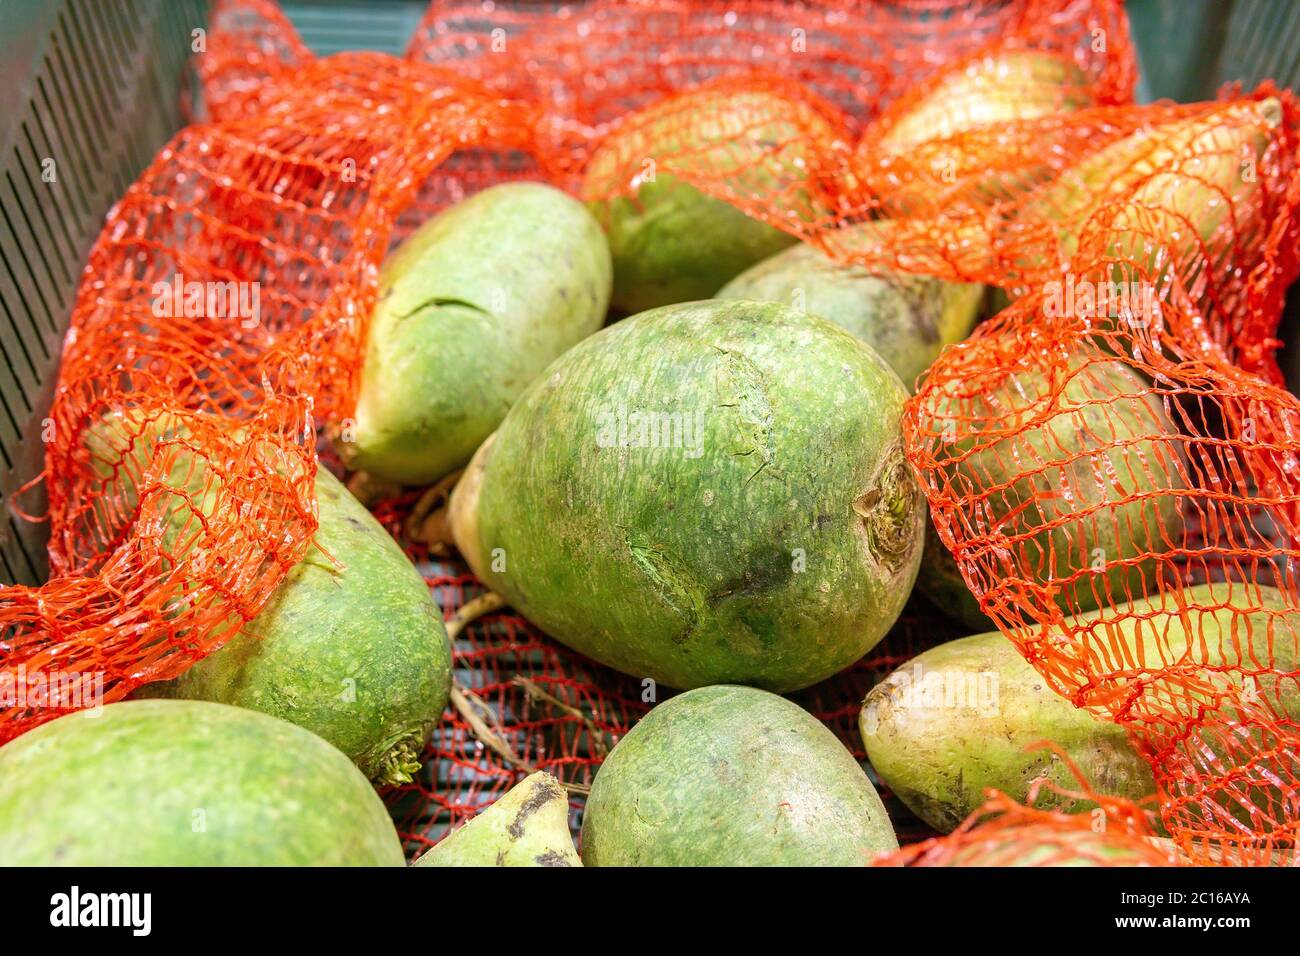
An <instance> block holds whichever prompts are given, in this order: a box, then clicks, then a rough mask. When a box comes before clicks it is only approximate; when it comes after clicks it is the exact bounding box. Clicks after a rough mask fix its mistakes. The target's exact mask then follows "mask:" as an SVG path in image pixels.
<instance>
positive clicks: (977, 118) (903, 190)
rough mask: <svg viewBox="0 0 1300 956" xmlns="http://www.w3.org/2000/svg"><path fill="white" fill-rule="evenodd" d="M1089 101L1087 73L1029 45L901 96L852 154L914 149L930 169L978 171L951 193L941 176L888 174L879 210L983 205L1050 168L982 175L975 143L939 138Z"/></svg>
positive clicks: (902, 212)
mask: <svg viewBox="0 0 1300 956" xmlns="http://www.w3.org/2000/svg"><path fill="white" fill-rule="evenodd" d="M1092 105H1095V103H1094V100H1093V97H1092V94H1091V92H1090V90H1089V88H1088V77H1087V75H1086V74H1085V73H1084V72H1083V71H1082V70H1080V69H1079V68H1078V67H1077V66H1076V65H1075V64H1073V63H1072V62H1070V61H1069V60H1068V59H1067V58H1066V57H1064V56H1061V55H1060V54H1056V53H1048V52H1044V51H1037V50H1010V51H1004V52H1002V53H999V54H997V55H993V56H985V57H981V58H979V59H976V60H972V61H970V62H968V63H966V64H965V65H964V67H962V68H961V69H959V70H953V71H950V72H948V73H947V74H946V75H945V76H944V78H943V79H942V80H941V81H939V82H938V83H937V84H935V85H933V86H931V87H930V88H928V89H925V90H924V91H923V92H918V94H914V95H912V96H908V97H904V98H903V99H901V100H900V101H899V102H898V103H897V104H896V105H895V107H894V109H893V110H891V112H890V114H889V117H888V118H887V119H886V120H885V121H884V122H883V123H881V124H880V126H879V127H877V126H873V127H871V128H869V129H868V130H867V132H866V133H865V134H864V136H863V139H862V141H861V142H860V144H859V152H860V153H861V154H863V155H865V156H867V157H869V158H874V157H879V158H883V159H886V160H887V159H888V158H889V157H891V156H909V154H915V153H917V152H918V150H919V151H920V156H922V157H928V158H929V159H930V160H931V163H930V164H931V165H932V166H933V169H934V172H935V173H938V172H939V171H941V170H943V169H949V170H950V171H953V172H955V171H956V169H958V168H963V167H967V166H970V167H971V169H969V170H968V171H974V172H978V173H979V174H978V175H975V176H971V177H968V176H962V177H961V180H962V181H964V182H965V183H966V185H964V186H963V187H961V190H960V192H959V193H957V194H953V191H952V189H950V188H948V187H946V185H945V183H944V182H943V181H942V180H938V179H933V180H931V181H924V180H917V181H912V182H908V183H899V182H897V178H898V177H897V174H895V176H894V180H895V181H894V183H893V184H892V187H891V188H890V189H889V190H888V194H887V195H886V196H884V197H882V199H883V202H884V205H883V208H882V211H883V212H884V213H885V214H886V215H889V216H894V217H901V216H918V215H920V216H923V217H926V218H929V217H930V216H932V215H933V214H936V213H939V212H942V211H943V209H944V208H945V207H947V206H949V205H951V204H953V203H955V202H961V201H973V202H975V203H976V204H977V205H978V206H979V207H980V208H983V207H986V206H987V205H988V204H989V202H990V201H993V200H999V199H1002V200H1005V199H1007V198H1011V197H1015V196H1019V195H1022V194H1024V193H1027V192H1028V191H1029V190H1030V189H1032V188H1033V187H1034V186H1035V185H1036V184H1037V183H1039V182H1042V181H1044V180H1046V179H1048V178H1049V177H1050V176H1051V173H1052V168H1051V166H1049V165H1048V164H1047V163H1045V162H1044V163H1035V164H1032V165H1022V166H1020V167H1019V168H1018V169H1017V170H1016V171H1015V172H1014V173H1009V172H1008V171H1006V170H1003V169H995V170H991V171H987V172H984V171H983V170H984V166H985V165H986V163H984V162H982V161H981V156H980V149H979V147H978V146H974V145H972V144H968V143H966V142H965V141H963V140H961V139H957V140H955V141H953V142H947V143H944V142H943V141H945V140H949V139H950V138H952V137H958V136H960V134H962V133H965V132H968V131H971V130H990V129H996V128H998V127H999V126H1003V125H1005V124H1008V123H1015V122H1019V121H1024V120H1033V119H1038V118H1040V117H1047V116H1056V115H1061V114H1064V113H1069V112H1072V111H1074V110H1078V109H1082V108H1084V107H1087V106H1092ZM882 127H883V128H882ZM975 164H978V165H977V166H976V165H975ZM924 165H925V162H924V159H923V161H922V166H923V167H924ZM888 168H889V167H886V169H888ZM954 181H956V180H954Z"/></svg>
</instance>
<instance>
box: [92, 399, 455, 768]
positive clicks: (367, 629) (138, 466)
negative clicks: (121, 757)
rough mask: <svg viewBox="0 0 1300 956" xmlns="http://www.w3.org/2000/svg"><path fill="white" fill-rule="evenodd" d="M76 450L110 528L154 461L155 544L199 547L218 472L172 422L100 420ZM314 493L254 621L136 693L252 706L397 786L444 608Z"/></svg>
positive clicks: (369, 535) (322, 487) (435, 697)
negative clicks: (310, 535) (312, 522)
mask: <svg viewBox="0 0 1300 956" xmlns="http://www.w3.org/2000/svg"><path fill="white" fill-rule="evenodd" d="M83 445H84V447H85V448H86V449H87V452H88V453H89V455H90V460H91V463H92V466H93V467H94V468H95V470H96V472H97V473H98V474H100V475H102V476H103V477H104V478H106V479H109V480H110V482H111V484H110V487H111V488H112V489H113V490H114V491H115V493H116V495H115V498H109V497H105V498H103V499H101V502H109V501H113V500H116V501H118V502H119V504H118V505H116V506H114V507H115V508H116V510H117V512H118V513H119V521H118V523H120V517H125V516H127V515H129V514H130V513H131V512H132V511H134V509H136V508H137V507H138V506H139V505H140V504H141V502H140V501H139V495H140V483H141V482H140V476H141V475H142V474H144V473H145V472H146V470H148V469H149V468H150V466H151V462H152V460H153V458H154V457H155V456H157V455H166V456H167V458H166V459H165V461H164V462H162V464H165V465H166V468H167V470H166V474H165V475H164V476H163V477H162V478H161V480H160V482H159V483H158V486H157V491H155V492H153V493H152V494H151V496H150V497H151V500H152V501H153V502H154V510H155V512H156V513H157V514H158V515H159V516H160V517H161V519H162V520H161V523H160V526H161V528H162V531H161V536H160V540H161V543H162V544H163V546H164V548H166V550H167V553H169V554H171V555H172V556H173V557H176V558H179V557H180V556H182V555H183V554H184V553H185V552H187V551H189V550H190V549H192V548H194V547H196V546H199V545H201V543H202V542H201V539H200V538H199V535H200V529H201V528H202V522H201V521H200V520H199V519H200V518H204V519H210V518H211V517H212V516H213V515H214V513H215V510H216V506H217V504H218V494H219V492H220V490H221V486H222V478H221V476H220V473H219V472H218V471H217V470H216V469H213V468H210V467H209V463H208V461H207V460H206V459H204V458H203V457H201V456H200V455H199V454H197V452H196V450H195V449H194V448H193V447H192V446H191V444H189V431H188V429H187V428H186V427H185V426H184V424H183V423H182V422H180V421H178V420H177V419H176V417H175V416H173V415H170V414H167V413H163V414H160V415H149V414H146V413H144V412H142V411H139V410H131V411H130V412H127V413H125V414H118V415H110V416H106V417H105V418H104V419H102V420H100V421H99V422H97V423H96V424H95V425H94V426H93V427H91V428H89V429H87V430H86V433H85V435H84V437H83ZM314 488H315V498H316V512H317V518H318V527H317V531H316V535H315V537H314V539H313V543H312V545H311V546H310V548H309V549H308V552H307V554H306V555H305V556H304V557H303V559H302V560H301V561H300V562H299V563H298V564H297V565H295V566H294V567H293V568H292V569H290V571H289V573H288V575H286V577H285V579H284V580H283V581H282V582H281V583H280V585H279V587H278V588H276V590H275V591H274V592H273V593H272V595H271V597H270V599H269V600H268V602H267V603H266V605H265V606H264V607H263V608H262V610H261V611H260V612H259V613H258V615H257V616H256V617H255V618H254V619H253V620H251V621H249V622H248V623H247V624H246V625H245V626H244V627H243V629H242V630H241V631H240V632H239V633H238V634H236V635H235V636H234V637H232V638H231V639H230V640H229V641H227V642H226V644H225V645H223V646H222V647H221V648H219V649H218V650H216V651H214V652H213V653H211V654H209V655H208V656H207V657H204V658H203V659H201V660H199V661H196V662H195V663H194V664H192V665H191V666H190V667H189V669H187V670H186V671H185V672H184V673H182V674H181V675H180V676H179V677H177V678H175V679H174V680H171V681H162V682H156V683H154V684H150V685H147V686H145V687H142V688H140V689H138V690H137V691H136V692H135V696H137V697H178V698H188V699H195V700H209V701H214V702H216V703H223V704H232V705H235V706H239V707H246V708H249V709H251V710H259V711H262V712H264V713H267V714H270V715H272V716H274V717H280V718H282V719H284V720H288V721H290V722H292V723H296V724H298V725H299V726H302V727H305V728H307V729H308V730H310V731H312V732H313V733H316V734H319V735H320V736H321V737H324V738H325V739H326V740H328V741H329V742H330V743H332V744H334V745H335V746H336V747H338V748H339V749H340V750H342V751H343V752H344V753H346V754H347V755H348V756H349V757H351V758H352V759H353V760H354V761H355V762H356V763H357V766H358V767H360V768H361V770H362V771H363V772H364V773H365V774H366V775H367V776H369V777H371V778H372V779H374V781H375V782H376V783H377V784H378V785H380V786H386V785H393V784H401V783H407V782H409V781H410V779H411V775H412V774H413V773H415V772H416V771H417V770H418V769H419V756H420V752H421V750H422V749H423V747H424V743H425V741H427V739H428V737H429V734H430V732H431V731H432V729H433V727H434V725H435V724H437V722H438V721H439V720H441V718H442V712H443V708H444V707H445V706H446V704H447V698H448V694H449V693H450V688H451V651H450V647H449V645H448V642H447V634H446V630H445V628H444V626H443V623H442V614H441V612H440V611H439V609H438V606H437V604H436V603H435V602H434V601H433V598H432V596H431V595H430V593H429V589H428V587H427V585H426V584H425V582H424V579H423V578H422V577H421V576H420V574H419V573H418V572H417V571H416V570H415V568H414V566H412V564H411V562H410V561H409V560H408V559H407V557H406V555H405V554H404V553H403V552H402V550H401V548H400V547H398V545H397V543H396V542H395V541H394V540H393V539H392V537H390V536H389V534H388V532H387V531H385V530H384V528H383V527H382V526H381V525H380V524H379V523H378V522H377V521H375V519H374V518H373V517H372V516H371V515H370V513H369V512H368V511H366V510H365V508H363V507H362V506H361V505H360V503H359V502H357V500H356V499H355V498H353V497H352V495H351V494H349V493H348V491H347V489H345V488H344V487H343V486H342V485H341V484H340V483H339V482H338V480H337V479H336V478H335V477H334V476H333V475H331V474H330V473H329V472H328V471H325V470H323V469H319V470H318V471H317V473H316V479H315V485H314ZM104 507H105V508H108V507H109V506H108V505H107V504H105V505H104ZM105 517H109V515H108V513H107V511H106V512H105ZM145 520H148V519H147V517H146V518H145ZM184 600H185V599H184V598H178V599H175V602H176V603H175V604H174V605H173V608H172V610H174V611H180V610H181V609H182V608H181V607H180V603H181V602H183V601H184Z"/></svg>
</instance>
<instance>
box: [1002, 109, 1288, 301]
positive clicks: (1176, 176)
mask: <svg viewBox="0 0 1300 956" xmlns="http://www.w3.org/2000/svg"><path fill="white" fill-rule="evenodd" d="M1281 122H1282V107H1281V104H1280V103H1279V102H1278V101H1277V100H1276V99H1272V98H1269V99H1264V100H1254V101H1250V102H1246V103H1227V104H1220V105H1215V106H1212V107H1210V108H1209V109H1208V111H1207V112H1206V113H1204V114H1202V115H1198V116H1192V117H1187V118H1184V119H1179V120H1173V121H1170V122H1165V123H1161V124H1158V125H1155V126H1151V127H1149V128H1145V129H1142V130H1139V131H1138V132H1135V133H1133V134H1132V135H1130V136H1126V137H1124V138H1123V139H1120V140H1117V141H1115V142H1114V143H1111V144H1109V145H1108V146H1106V147H1104V148H1102V149H1100V150H1098V151H1097V152H1095V153H1093V154H1092V155H1090V156H1088V157H1086V158H1085V159H1083V160H1080V161H1079V162H1078V163H1076V164H1075V165H1074V166H1072V167H1070V168H1069V169H1066V170H1065V171H1064V172H1063V173H1061V175H1060V176H1058V177H1057V178H1056V180H1055V181H1054V182H1053V183H1052V184H1051V185H1050V186H1048V187H1046V188H1044V189H1043V190H1041V191H1040V192H1039V193H1038V194H1037V195H1036V196H1035V197H1034V199H1033V200H1032V201H1031V202H1029V203H1028V204H1026V207H1025V209H1024V210H1023V211H1022V212H1021V216H1022V217H1026V218H1033V217H1041V218H1044V219H1046V220H1048V221H1050V222H1053V223H1055V224H1057V226H1058V227H1059V229H1060V239H1061V255H1062V257H1063V258H1064V259H1066V260H1068V259H1070V258H1071V257H1072V256H1073V255H1074V253H1075V251H1076V250H1077V248H1078V241H1079V235H1080V232H1081V231H1082V229H1083V228H1084V226H1085V225H1086V224H1087V222H1088V221H1089V219H1090V218H1091V216H1092V214H1093V213H1094V212H1095V210H1096V209H1098V207H1099V206H1100V205H1101V204H1102V203H1103V202H1105V201H1107V200H1114V199H1117V198H1122V197H1128V200H1127V202H1126V203H1125V205H1124V206H1123V207H1121V208H1120V209H1119V210H1118V211H1117V213H1116V215H1115V217H1114V219H1113V220H1111V221H1110V222H1108V223H1107V224H1106V225H1107V228H1108V231H1109V232H1110V234H1111V235H1112V241H1111V244H1110V246H1109V247H1108V252H1109V254H1111V255H1121V256H1123V257H1125V258H1128V259H1133V260H1135V261H1138V262H1145V261H1150V262H1151V263H1152V264H1154V257H1155V256H1157V255H1158V254H1160V250H1161V249H1162V248H1167V249H1169V250H1170V251H1171V252H1172V253H1173V255H1174V261H1175V262H1177V261H1179V260H1181V259H1183V258H1184V257H1187V256H1192V255H1199V254H1200V253H1201V252H1202V250H1203V247H1206V248H1207V251H1208V252H1209V253H1210V255H1211V256H1213V255H1214V254H1215V250H1214V243H1213V239H1214V237H1215V235H1216V233H1217V232H1218V231H1219V230H1220V228H1222V227H1223V226H1224V225H1225V224H1226V223H1227V222H1228V221H1229V220H1230V219H1232V220H1235V222H1234V223H1233V226H1234V228H1235V229H1237V230H1238V231H1239V233H1240V232H1243V231H1244V232H1248V231H1249V230H1250V229H1251V228H1252V223H1251V222H1250V217H1249V216H1248V215H1247V213H1248V212H1252V211H1253V212H1256V213H1257V212H1258V209H1257V208H1255V207H1256V206H1257V203H1258V198H1257V197H1258V195H1259V181H1258V176H1255V175H1243V170H1244V169H1246V168H1247V167H1246V166H1244V165H1243V164H1245V163H1248V162H1249V163H1256V162H1259V161H1260V160H1261V159H1262V157H1263V155H1264V151H1265V150H1266V149H1267V148H1268V145H1269V143H1270V142H1271V141H1272V133H1273V130H1275V129H1276V128H1277V127H1278V125H1279V124H1280V123H1281ZM1253 228H1262V223H1255V224H1254V226H1253ZM1133 278H1136V277H1133ZM1152 278H1153V279H1154V277H1152Z"/></svg>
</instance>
